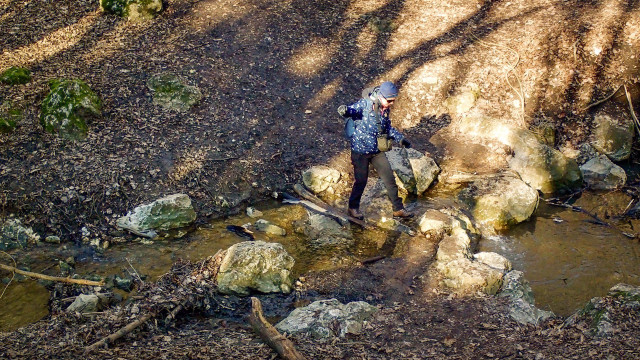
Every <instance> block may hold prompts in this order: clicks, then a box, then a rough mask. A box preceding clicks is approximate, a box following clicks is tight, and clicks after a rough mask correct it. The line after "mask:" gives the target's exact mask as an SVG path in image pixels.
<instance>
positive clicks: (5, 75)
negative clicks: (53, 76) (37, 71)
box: [0, 66, 31, 85]
mask: <svg viewBox="0 0 640 360" xmlns="http://www.w3.org/2000/svg"><path fill="white" fill-rule="evenodd" d="M29 81H31V71H29V69H25V68H21V67H17V66H12V67H10V68H8V69H7V70H5V71H3V72H2V74H0V82H2V83H4V84H8V85H19V84H26V83H28V82H29Z"/></svg>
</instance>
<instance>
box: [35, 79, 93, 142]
mask: <svg viewBox="0 0 640 360" xmlns="http://www.w3.org/2000/svg"><path fill="white" fill-rule="evenodd" d="M49 86H50V88H51V91H50V92H49V94H48V95H47V97H46V98H45V99H44V101H43V102H42V113H41V114H40V124H41V125H42V127H43V128H44V130H45V131H47V132H49V133H52V134H54V133H58V134H59V135H60V136H61V137H63V138H65V139H70V140H82V139H84V138H86V136H87V131H88V126H87V121H88V120H90V119H91V118H92V117H98V116H100V114H101V109H102V104H101V101H100V98H99V97H98V95H96V94H95V93H94V92H93V91H92V90H91V88H90V87H89V85H87V84H86V83H85V82H84V81H82V80H77V79H74V80H52V81H50V82H49Z"/></svg>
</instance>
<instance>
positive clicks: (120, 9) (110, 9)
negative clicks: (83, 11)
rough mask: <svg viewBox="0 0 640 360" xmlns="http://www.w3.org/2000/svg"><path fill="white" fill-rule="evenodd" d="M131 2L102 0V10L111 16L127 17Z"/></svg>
mask: <svg viewBox="0 0 640 360" xmlns="http://www.w3.org/2000/svg"><path fill="white" fill-rule="evenodd" d="M130 3H131V0H100V6H101V7H102V10H103V11H104V12H106V13H109V14H114V15H118V16H123V17H124V16H127V11H128V7H129V4H130Z"/></svg>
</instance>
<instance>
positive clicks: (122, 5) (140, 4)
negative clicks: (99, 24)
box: [100, 0, 162, 21]
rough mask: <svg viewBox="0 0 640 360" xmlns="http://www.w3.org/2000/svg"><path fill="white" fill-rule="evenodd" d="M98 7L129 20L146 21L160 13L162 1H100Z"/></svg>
mask: <svg viewBox="0 0 640 360" xmlns="http://www.w3.org/2000/svg"><path fill="white" fill-rule="evenodd" d="M100 7H101V8H102V10H103V11H105V12H107V13H109V14H115V15H118V16H121V17H126V18H128V19H129V20H134V21H135V20H148V19H153V17H154V16H156V15H157V14H158V13H160V11H162V0H100Z"/></svg>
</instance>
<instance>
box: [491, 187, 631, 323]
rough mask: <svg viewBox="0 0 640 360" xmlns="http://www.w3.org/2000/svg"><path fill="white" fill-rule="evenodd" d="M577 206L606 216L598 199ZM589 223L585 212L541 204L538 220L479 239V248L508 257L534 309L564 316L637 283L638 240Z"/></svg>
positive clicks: (583, 201) (587, 200) (593, 197)
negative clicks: (530, 291) (525, 283)
mask: <svg viewBox="0 0 640 360" xmlns="http://www.w3.org/2000/svg"><path fill="white" fill-rule="evenodd" d="M609 200H611V199H609ZM577 204H579V205H580V207H581V208H584V209H589V210H590V211H591V212H592V213H595V214H598V213H604V210H602V211H598V209H599V208H600V207H602V206H603V199H602V198H599V197H597V196H587V198H585V199H581V201H579V202H578V203H577ZM609 205H611V203H609ZM625 205H626V203H625ZM603 209H604V208H603ZM609 209H610V210H609V211H611V209H612V208H611V207H609ZM589 220H591V218H590V217H589V216H588V215H586V214H584V213H580V212H575V211H571V210H569V209H562V210H559V209H558V208H551V207H550V206H548V205H545V204H544V203H541V206H540V208H539V209H538V211H537V216H535V217H534V218H533V219H531V220H530V221H529V222H526V223H523V224H521V225H519V226H517V227H516V228H514V229H513V230H512V231H510V233H509V234H508V236H495V237H489V238H487V239H484V240H482V241H481V242H480V245H479V250H480V251H494V252H497V253H499V254H502V255H504V256H505V257H507V258H508V259H509V260H511V261H512V263H513V267H514V269H516V270H522V271H523V272H524V274H525V277H526V278H527V279H528V280H529V282H530V283H531V287H532V289H533V291H534V295H535V298H536V304H537V306H538V307H541V308H543V309H546V310H551V311H553V312H555V313H556V314H557V315H562V316H567V315H570V314H571V313H573V312H574V311H575V310H577V309H578V308H580V307H582V306H583V305H584V304H585V303H586V302H587V301H588V300H589V299H591V298H592V297H595V296H603V295H605V294H606V293H607V291H608V290H609V288H611V287H612V286H613V285H615V284H617V283H619V282H625V283H628V284H632V285H640V261H639V258H638V254H639V253H640V245H639V243H638V241H637V240H636V239H629V238H627V237H625V236H624V235H623V234H622V233H621V232H620V231H617V230H615V229H613V228H610V227H606V226H602V225H596V224H594V223H592V222H590V221H589ZM611 221H613V220H611ZM618 226H621V225H618Z"/></svg>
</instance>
